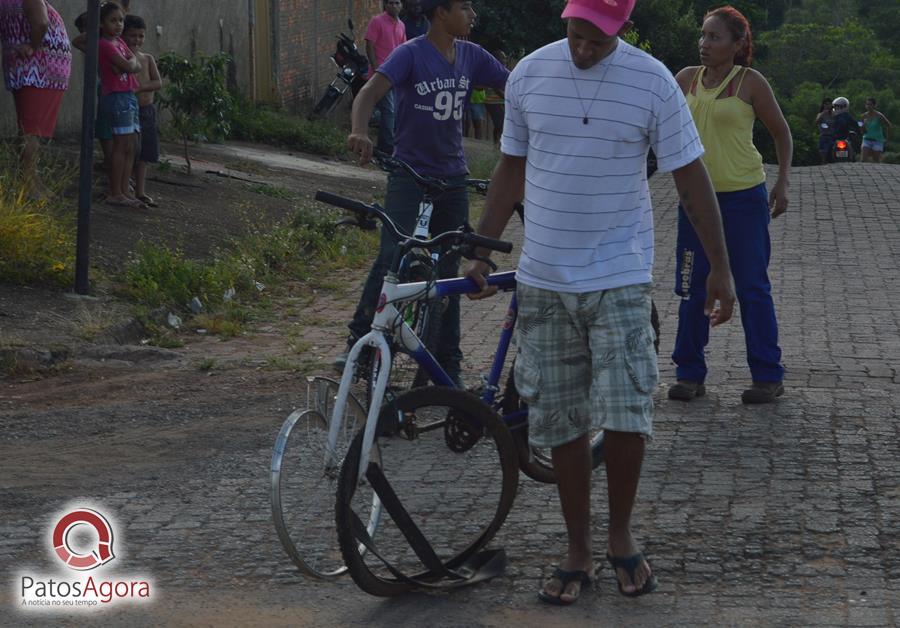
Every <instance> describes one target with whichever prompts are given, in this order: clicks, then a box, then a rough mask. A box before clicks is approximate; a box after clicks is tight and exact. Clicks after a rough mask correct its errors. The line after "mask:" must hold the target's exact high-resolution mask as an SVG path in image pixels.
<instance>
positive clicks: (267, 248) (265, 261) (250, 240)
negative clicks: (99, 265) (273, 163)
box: [120, 207, 377, 337]
mask: <svg viewBox="0 0 900 628" xmlns="http://www.w3.org/2000/svg"><path fill="white" fill-rule="evenodd" d="M338 218H339V213H338V212H334V211H331V210H327V209H319V208H309V207H301V208H299V209H298V210H297V212H296V213H295V215H294V216H293V218H291V219H290V220H287V221H285V222H282V223H280V224H276V225H275V226H274V227H271V228H268V229H267V230H265V231H263V230H262V229H259V228H253V229H251V230H250V232H249V234H248V235H246V236H245V237H244V238H242V239H240V240H238V241H235V242H232V243H231V244H230V245H229V246H228V247H225V248H224V249H223V250H221V251H219V253H218V254H217V255H216V256H215V257H214V258H213V259H210V260H206V261H201V260H190V259H186V258H185V257H184V256H183V254H182V253H180V252H179V251H175V250H172V249H169V248H167V247H164V246H156V245H147V244H141V245H139V247H138V249H137V250H136V251H135V253H134V254H133V255H132V257H131V259H130V260H129V261H128V263H127V265H126V267H125V270H124V271H123V273H122V274H121V277H120V282H121V288H120V290H121V292H122V293H123V294H124V295H125V296H126V297H128V298H130V299H132V300H134V301H136V302H137V303H139V304H141V305H143V306H146V307H151V308H152V307H158V306H165V307H167V308H172V309H174V310H176V311H178V312H180V313H182V315H186V314H188V313H189V312H191V309H190V303H191V301H192V300H193V298H194V297H197V298H198V299H199V300H200V302H201V304H202V306H203V311H202V312H201V313H199V314H198V315H197V316H195V317H194V318H193V320H192V321H191V322H190V323H189V326H190V327H192V328H195V329H196V328H204V329H206V330H207V331H208V332H209V333H211V334H217V335H220V336H224V337H233V336H235V335H238V334H240V333H242V331H243V329H244V326H245V324H246V323H247V321H248V320H250V319H251V313H250V312H251V311H260V310H263V309H265V308H266V307H267V306H270V305H271V299H272V298H273V297H272V295H273V294H274V293H276V292H277V291H278V290H279V286H281V285H283V284H285V283H287V282H294V281H297V280H301V281H307V282H309V281H313V280H315V281H316V282H317V283H324V282H328V281H329V278H332V279H331V281H334V282H337V281H338V279H339V278H342V277H343V274H342V271H343V270H344V269H346V268H347V267H348V266H360V265H362V264H363V263H364V262H365V261H366V260H368V258H369V256H370V255H371V252H372V250H373V249H374V248H375V247H376V242H375V238H376V237H377V236H375V235H374V234H371V233H364V232H361V231H359V230H356V229H349V228H341V227H337V226H335V222H336V221H337V219H338Z"/></svg>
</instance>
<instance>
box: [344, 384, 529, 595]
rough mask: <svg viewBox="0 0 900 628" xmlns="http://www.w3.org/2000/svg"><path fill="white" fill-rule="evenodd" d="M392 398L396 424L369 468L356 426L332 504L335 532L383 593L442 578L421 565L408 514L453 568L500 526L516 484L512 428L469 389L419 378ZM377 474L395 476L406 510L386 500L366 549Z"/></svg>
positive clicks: (360, 574) (370, 587)
mask: <svg viewBox="0 0 900 628" xmlns="http://www.w3.org/2000/svg"><path fill="white" fill-rule="evenodd" d="M395 405H396V408H397V412H398V416H399V423H400V428H399V431H398V432H396V433H395V434H394V435H393V436H391V437H376V443H375V444H376V445H377V447H378V451H379V454H380V458H379V460H377V461H376V460H374V457H373V460H372V462H371V463H370V465H369V471H368V472H367V474H366V477H365V478H359V477H358V473H357V467H358V466H359V456H360V450H361V448H362V434H359V435H357V437H356V439H355V440H354V442H353V444H352V446H351V448H350V451H349V453H348V454H347V457H346V458H345V459H344V464H343V467H342V469H341V475H340V480H339V483H338V491H337V503H336V505H335V524H336V527H337V535H338V540H339V542H340V547H341V553H342V555H343V557H344V562H345V563H346V565H347V568H348V570H349V572H350V575H351V577H352V578H353V580H354V582H356V584H357V585H358V586H359V587H360V588H361V589H362V590H363V591H366V592H367V593H370V594H372V595H378V596H391V595H397V594H400V593H403V592H405V591H408V590H410V589H412V588H415V587H417V586H434V587H440V584H441V583H440V582H438V581H439V580H440V576H439V575H436V574H435V572H433V571H430V570H427V569H424V567H423V563H422V562H421V561H420V560H419V558H418V556H417V553H416V552H415V551H414V550H413V549H412V548H411V546H410V542H408V541H407V534H408V533H409V529H410V522H411V524H412V525H413V526H415V528H416V529H417V530H418V531H419V532H420V533H421V536H422V537H423V538H424V539H425V540H426V541H427V543H428V544H430V545H431V547H432V548H433V551H434V554H435V555H436V557H437V559H438V560H439V561H440V562H441V563H442V564H443V565H444V566H445V567H447V568H448V569H451V570H452V569H456V568H457V567H460V566H462V565H463V563H465V562H466V560H468V559H469V558H471V557H472V556H474V555H475V554H476V553H477V552H478V551H479V550H480V549H481V548H483V547H484V546H485V545H486V544H487V543H488V542H489V541H490V540H491V538H493V536H494V535H495V534H496V532H497V530H498V529H499V528H500V526H501V525H502V524H503V521H504V520H505V519H506V515H507V514H508V513H509V510H510V508H511V507H512V504H513V500H514V499H515V494H516V489H517V486H518V463H517V459H516V452H515V446H514V444H513V441H512V438H511V437H510V434H509V430H508V429H507V428H506V426H505V424H504V423H503V422H502V421H501V420H500V419H499V417H498V416H497V415H496V413H495V412H493V410H491V409H490V407H488V406H487V405H486V404H485V403H483V402H482V401H481V400H480V399H478V398H477V397H475V396H474V395H472V394H471V393H467V392H465V391H461V390H456V389H451V388H442V387H434V386H431V387H425V388H417V389H414V390H411V391H409V392H407V393H405V394H403V395H401V396H399V397H398V398H397V399H396V401H395ZM373 450H374V449H373ZM373 478H375V481H376V482H377V481H379V480H378V478H380V479H381V481H383V482H385V483H387V484H388V485H389V487H390V491H391V492H392V493H393V494H394V495H396V496H397V498H398V501H399V503H400V505H401V506H402V511H403V512H400V513H399V514H400V516H398V511H396V510H394V511H392V512H391V513H390V516H386V515H387V511H388V510H389V508H388V506H385V508H384V510H385V513H383V516H382V520H381V523H380V525H379V528H378V538H377V540H374V539H373V540H372V541H371V543H372V547H370V549H371V551H366V552H364V551H362V549H363V547H364V546H363V545H362V544H361V541H363V540H365V539H363V538H361V535H360V533H359V530H360V526H359V523H358V521H357V519H358V520H359V521H362V522H364V521H365V514H366V512H367V511H368V509H369V505H370V504H371V503H372V502H373V501H375V500H377V499H378V497H377V496H375V489H374V488H373V484H372V482H373ZM406 517H408V519H407V518H406ZM398 521H399V522H400V523H398ZM419 549H421V547H419ZM423 570H424V571H423ZM398 574H403V576H402V577H401V576H399V575H398Z"/></svg>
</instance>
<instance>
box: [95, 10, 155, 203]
mask: <svg viewBox="0 0 900 628" xmlns="http://www.w3.org/2000/svg"><path fill="white" fill-rule="evenodd" d="M124 27H125V13H124V12H123V11H122V8H121V7H120V6H119V5H118V4H116V3H115V2H107V3H106V4H104V5H103V6H102V7H101V9H100V50H99V65H100V86H101V88H102V89H101V93H102V96H101V97H100V110H101V115H103V116H105V117H106V119H107V120H109V123H110V127H111V128H112V133H113V140H112V141H113V143H112V154H111V155H110V166H109V194H108V195H107V197H106V202H107V203H109V204H110V205H115V206H117V207H139V208H145V207H146V205H144V204H143V203H142V202H141V201H140V200H138V199H137V198H135V197H134V196H133V195H132V194H131V192H130V190H129V185H128V179H129V177H130V176H131V170H132V168H133V167H134V155H135V149H136V138H137V134H138V133H139V132H140V130H141V125H140V121H139V117H138V101H137V97H136V96H135V95H134V92H135V90H136V89H137V88H138V87H140V83H139V82H138V79H137V74H138V73H139V72H140V71H141V64H140V61H138V58H137V57H136V56H135V54H134V53H133V52H132V51H131V49H130V48H129V47H128V45H127V44H126V43H125V42H124V41H123V40H122V38H121V34H122V30H123V29H124Z"/></svg>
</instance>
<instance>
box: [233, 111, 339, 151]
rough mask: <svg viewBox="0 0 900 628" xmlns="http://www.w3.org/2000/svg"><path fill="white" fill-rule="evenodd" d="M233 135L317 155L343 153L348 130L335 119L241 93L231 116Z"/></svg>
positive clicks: (241, 138) (236, 137)
mask: <svg viewBox="0 0 900 628" xmlns="http://www.w3.org/2000/svg"><path fill="white" fill-rule="evenodd" d="M231 137H232V138H234V139H239V140H247V141H250V142H263V143H266V144H275V145H279V146H287V147H290V148H293V149H296V150H298V151H304V152H308V153H315V154H318V155H341V154H343V153H344V152H345V150H346V148H345V146H346V142H347V133H346V131H344V130H343V129H341V128H340V127H338V126H336V125H335V124H334V123H332V122H328V121H327V120H307V119H305V118H301V117H299V116H295V115H291V114H288V113H285V112H281V111H275V110H272V109H266V108H263V107H259V106H256V105H253V104H252V103H250V102H249V101H247V100H246V99H242V98H240V97H236V106H235V109H234V113H233V115H232V118H231Z"/></svg>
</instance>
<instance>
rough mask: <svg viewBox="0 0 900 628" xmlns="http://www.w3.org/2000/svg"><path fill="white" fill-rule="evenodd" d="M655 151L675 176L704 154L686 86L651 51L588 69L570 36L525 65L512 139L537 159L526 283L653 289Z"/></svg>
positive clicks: (531, 164) (513, 80) (512, 90)
mask: <svg viewBox="0 0 900 628" xmlns="http://www.w3.org/2000/svg"><path fill="white" fill-rule="evenodd" d="M573 77H574V78H573ZM576 81H577V91H576ZM585 116H587V117H588V118H589V123H588V124H583V118H584V117H585ZM650 147H652V148H653V151H654V153H655V154H656V156H657V160H658V168H659V170H660V171H663V172H668V171H671V170H675V169H677V168H680V167H681V166H684V165H687V164H689V163H690V162H692V161H694V160H695V159H697V158H699V157H700V156H701V155H702V154H703V146H702V145H701V143H700V138H699V136H698V134H697V129H696V128H695V127H694V122H693V119H692V118H691V112H690V110H689V109H688V107H687V104H686V103H685V99H684V96H683V95H682V93H681V89H680V88H679V87H678V84H677V83H676V82H675V78H674V77H673V76H672V74H671V73H670V72H669V71H668V70H667V69H666V67H665V66H664V65H663V64H662V63H660V62H659V61H657V60H656V59H654V58H653V57H651V56H650V55H648V54H647V53H645V52H643V51H641V50H638V49H637V48H635V47H634V46H631V45H629V44H627V43H626V42H624V41H622V40H619V42H618V45H617V47H616V50H615V51H614V52H613V53H612V54H610V55H609V56H607V57H606V58H605V59H603V60H602V61H601V62H600V63H597V64H596V65H594V66H593V67H591V68H589V69H587V70H580V69H578V68H577V67H575V65H574V64H573V63H572V61H571V56H570V53H569V47H568V42H567V40H565V39H563V40H561V41H557V42H554V43H552V44H549V45H547V46H544V47H543V48H540V49H539V50H536V51H535V52H533V53H531V54H530V55H528V56H527V57H525V58H524V59H522V60H521V61H520V62H519V63H518V65H517V66H516V68H515V70H513V72H512V74H510V77H509V81H508V82H507V84H506V120H505V122H504V125H503V139H502V143H501V150H502V152H503V153H505V154H507V155H512V156H517V157H526V158H527V165H526V169H525V242H524V244H523V246H522V254H521V257H520V259H519V269H518V273H517V275H516V278H517V280H518V281H521V282H522V283H525V284H528V285H530V286H535V287H538V288H544V289H547V290H556V291H558V292H590V291H594V290H607V289H610V288H617V287H620V286H628V285H633V284H638V283H646V282H649V281H651V279H652V275H651V270H652V266H653V211H652V208H651V206H650V190H649V187H648V185H647V169H646V158H647V151H648V148H650Z"/></svg>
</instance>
